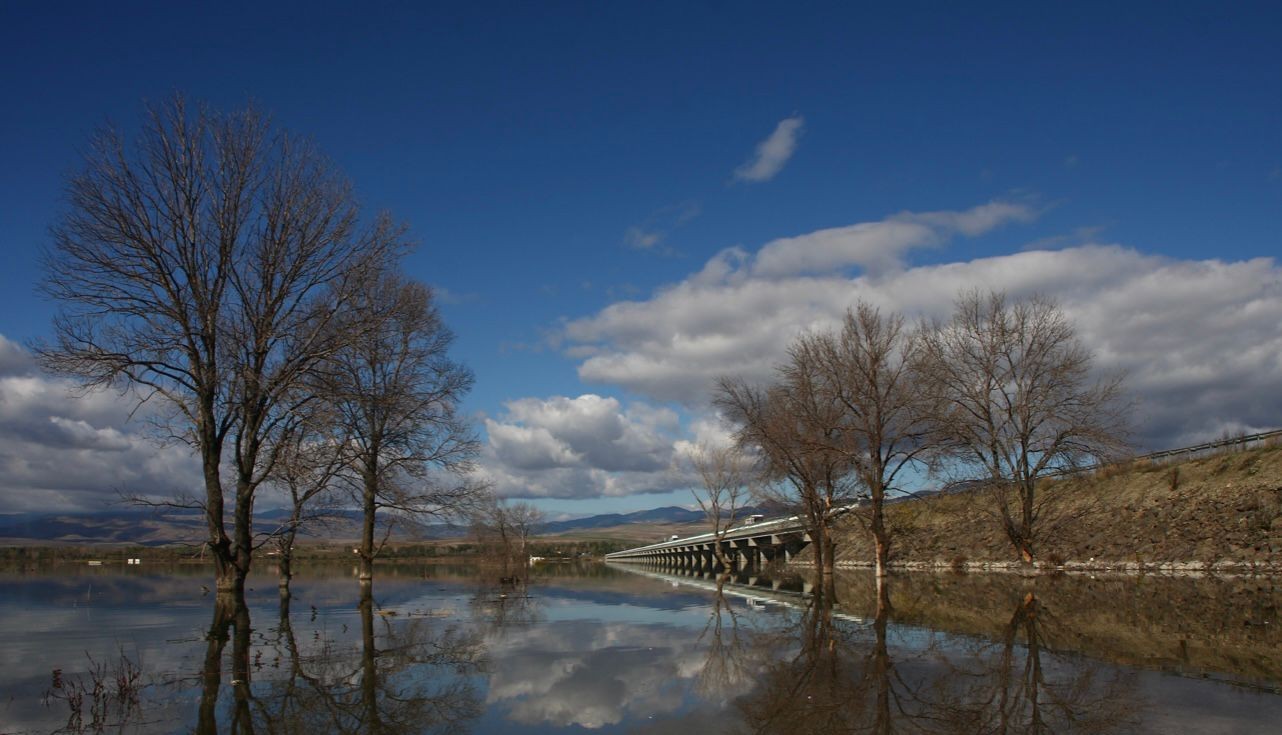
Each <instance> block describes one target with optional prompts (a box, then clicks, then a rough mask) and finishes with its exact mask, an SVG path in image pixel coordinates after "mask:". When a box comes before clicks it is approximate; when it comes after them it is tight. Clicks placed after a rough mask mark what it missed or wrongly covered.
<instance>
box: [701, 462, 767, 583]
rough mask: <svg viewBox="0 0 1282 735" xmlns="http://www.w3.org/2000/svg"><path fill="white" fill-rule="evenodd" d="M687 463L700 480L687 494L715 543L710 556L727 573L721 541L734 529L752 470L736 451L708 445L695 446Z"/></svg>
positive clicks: (746, 493)
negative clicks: (692, 496)
mask: <svg viewBox="0 0 1282 735" xmlns="http://www.w3.org/2000/svg"><path fill="white" fill-rule="evenodd" d="M689 462H690V464H691V465H692V466H693V467H694V471H695V473H696V474H697V475H698V476H699V487H693V488H691V489H690V492H691V493H693V494H694V500H695V502H696V503H698V504H699V509H700V510H702V511H703V516H704V518H705V519H707V522H708V527H709V528H711V529H712V535H713V537H714V538H715V540H716V542H715V543H714V544H713V546H712V553H713V554H714V555H715V556H716V558H717V563H719V564H720V565H721V566H722V567H723V568H725V569H729V568H730V562H729V560H728V559H727V558H726V551H725V549H723V548H722V545H721V541H722V539H724V538H725V535H726V532H728V531H729V530H730V528H731V527H732V526H734V522H735V519H736V516H737V514H738V512H739V509H740V508H742V507H743V504H744V500H746V499H747V496H748V492H749V490H748V484H749V480H750V479H751V475H752V467H751V465H750V464H749V459H748V458H747V457H745V456H744V455H743V453H742V452H741V451H739V449H738V448H736V447H732V446H714V445H711V444H707V443H700V444H698V445H697V446H695V448H694V451H693V452H692V453H691V454H690V457H689Z"/></svg>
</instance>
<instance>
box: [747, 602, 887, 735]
mask: <svg viewBox="0 0 1282 735" xmlns="http://www.w3.org/2000/svg"><path fill="white" fill-rule="evenodd" d="M881 589H882V591H883V592H882V595H881V599H880V600H879V603H880V604H879V606H878V611H877V615H876V617H875V619H874V623H873V626H872V628H871V630H872V632H873V633H874V638H873V640H872V641H868V640H866V632H865V631H862V630H860V629H859V627H858V625H857V624H855V623H853V622H851V623H845V622H841V621H838V620H837V619H836V618H835V617H834V605H835V603H836V590H835V587H834V585H833V582H832V578H830V577H829V578H824V579H821V580H817V582H816V585H815V587H814V593H813V595H812V596H811V597H810V599H809V602H808V605H807V607H806V609H805V611H804V612H803V613H802V614H801V616H800V618H794V620H795V622H794V623H793V624H791V625H789V626H787V627H785V628H783V629H781V630H778V631H775V632H774V633H773V634H772V635H771V636H769V637H768V638H767V640H765V641H763V642H761V643H758V644H757V645H759V646H760V645H766V646H770V647H772V648H773V649H774V650H777V651H790V652H791V653H790V654H788V655H785V656H783V657H782V658H779V659H777V660H776V661H775V662H774V663H773V664H770V665H768V666H767V667H766V668H765V670H764V674H763V676H762V677H761V679H760V682H759V687H758V688H757V690H756V691H754V692H753V693H751V694H749V695H748V696H746V697H744V698H742V699H740V701H739V709H740V712H741V713H742V715H743V718H744V721H745V723H746V724H747V725H748V726H749V728H750V729H751V731H753V732H758V733H844V732H891V731H892V729H891V727H890V726H891V717H890V715H891V702H892V699H894V695H893V691H892V690H893V687H892V684H893V680H894V678H895V676H894V666H893V664H892V662H891V660H890V656H889V654H888V652H887V651H888V649H887V646H886V622H887V620H888V618H889V613H890V604H889V588H888V587H885V586H883V587H882V588H881ZM900 711H902V708H900Z"/></svg>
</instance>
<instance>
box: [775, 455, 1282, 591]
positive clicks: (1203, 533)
mask: <svg viewBox="0 0 1282 735" xmlns="http://www.w3.org/2000/svg"><path fill="white" fill-rule="evenodd" d="M1039 491H1040V493H1041V494H1042V497H1043V498H1045V499H1046V501H1047V506H1046V508H1045V510H1044V516H1043V521H1042V529H1043V534H1042V537H1041V539H1040V542H1039V544H1038V545H1037V547H1036V550H1037V555H1038V559H1039V564H1041V565H1043V566H1049V567H1060V566H1062V567H1064V568H1066V569H1074V568H1091V569H1097V568H1103V569H1116V570H1122V571H1145V570H1160V571H1237V572H1241V571H1247V572H1250V571H1265V572H1282V448H1279V447H1266V448H1260V449H1252V450H1247V451H1238V452H1228V453H1223V454H1218V455H1213V456H1209V457H1204V458H1200V459H1193V460H1189V461H1184V462H1179V463H1173V462H1172V463H1149V462H1134V463H1130V464H1126V465H1119V466H1114V467H1109V468H1106V469H1104V470H1101V471H1098V472H1095V473H1090V474H1087V475H1082V476H1078V477H1072V478H1067V479H1059V480H1053V481H1052V480H1048V481H1046V482H1044V483H1043V484H1042V485H1041V486H1040V487H1039ZM994 502H995V501H994V500H993V499H992V498H991V496H989V495H987V494H986V493H984V492H982V491H981V492H972V493H958V494H953V495H940V496H932V497H927V498H925V499H922V500H909V501H905V502H900V503H895V504H893V505H891V506H889V507H888V508H887V520H888V522H889V525H890V527H891V529H892V533H893V542H892V548H891V563H892V565H895V566H898V567H899V568H921V567H951V568H975V567H982V568H1000V567H1002V566H1005V565H1014V564H1015V563H1016V561H1017V558H1016V555H1015V552H1014V550H1013V549H1012V547H1011V545H1010V542H1009V541H1008V540H1007V539H1006V536H1005V534H1004V532H1003V531H1002V527H1001V524H1000V521H999V520H998V518H997V517H996V515H995V514H994V508H995V505H994ZM865 525H866V521H865V519H863V518H858V517H856V518H849V519H848V520H846V521H845V522H843V524H842V526H841V529H840V530H839V543H838V554H837V559H838V563H839V564H840V565H843V566H861V565H864V564H867V563H869V562H870V560H871V559H872V558H873V548H872V543H871V538H870V537H869V534H868V533H867V531H866V530H865ZM798 561H801V560H798Z"/></svg>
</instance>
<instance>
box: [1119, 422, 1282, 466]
mask: <svg viewBox="0 0 1282 735" xmlns="http://www.w3.org/2000/svg"><path fill="white" fill-rule="evenodd" d="M1274 437H1282V429H1274V430H1272V431H1262V432H1260V433H1258V434H1247V435H1245V436H1235V437H1231V438H1229V439H1220V440H1219V441H1213V442H1207V443H1205V444H1198V445H1196V446H1192V447H1180V448H1179V449H1163V450H1162V451H1160V452H1150V453H1149V454H1144V455H1140V456H1138V457H1135V458H1134V459H1137V460H1138V459H1149V460H1152V459H1166V458H1167V457H1178V456H1179V455H1181V454H1195V453H1197V452H1207V451H1211V450H1213V449H1223V448H1225V447H1232V446H1236V445H1239V444H1240V445H1242V447H1243V448H1246V447H1247V446H1248V445H1250V444H1254V443H1256V442H1262V441H1266V440H1268V439H1272V438H1274Z"/></svg>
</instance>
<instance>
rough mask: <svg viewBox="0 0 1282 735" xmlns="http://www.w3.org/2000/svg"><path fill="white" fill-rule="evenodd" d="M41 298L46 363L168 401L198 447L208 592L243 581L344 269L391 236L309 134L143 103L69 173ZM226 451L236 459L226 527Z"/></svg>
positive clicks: (325, 350) (252, 119)
mask: <svg viewBox="0 0 1282 735" xmlns="http://www.w3.org/2000/svg"><path fill="white" fill-rule="evenodd" d="M67 194H68V199H69V208H68V210H67V211H66V213H65V214H64V215H63V216H62V217H61V218H60V220H59V221H58V222H57V223H56V224H55V225H54V227H53V246H52V248H51V249H50V251H49V252H48V253H47V255H46V258H45V268H46V274H45V277H44V281H43V289H44V291H45V292H46V293H47V294H49V295H51V296H53V297H54V298H55V299H57V300H58V302H59V305H60V311H59V313H58V315H57V316H56V317H55V320H54V334H55V338H54V341H53V343H52V344H49V345H42V346H40V347H39V348H38V353H39V355H40V357H41V359H42V361H43V364H44V365H45V366H46V367H47V368H49V369H51V370H54V371H56V372H60V373H63V374H68V375H73V376H75V377H77V378H79V379H80V380H81V381H82V382H83V383H84V384H85V385H86V386H87V387H105V386H114V387H117V388H122V389H126V390H132V391H134V392H135V393H136V395H138V396H139V401H140V402H143V401H149V400H159V401H163V402H164V403H165V405H166V406H167V407H168V408H170V409H172V414H173V416H174V417H175V419H176V424H173V425H171V427H170V429H169V433H170V434H171V435H172V436H173V437H174V438H177V439H179V440H181V441H185V442H187V443H189V444H190V445H191V446H192V447H193V449H194V450H195V451H196V452H197V454H199V456H200V460H201V465H202V473H203V484H204V492H203V495H202V496H201V497H199V498H197V499H195V500H194V501H193V503H194V504H195V505H198V506H199V507H200V508H202V509H203V511H204V514H205V517H206V521H207V527H208V541H207V543H208V546H209V548H210V550H211V552H212V555H213V558H214V563H215V567H216V571H215V574H216V580H217V588H218V590H219V591H220V592H233V593H234V592H237V591H240V590H243V588H244V580H245V576H246V575H247V574H248V572H249V568H250V562H251V555H252V549H253V528H252V525H253V506H254V497H255V493H256V491H257V489H258V486H259V485H260V484H261V483H262V482H263V480H264V478H265V477H266V476H267V475H268V474H269V473H270V471H271V465H272V463H273V460H274V457H273V456H272V451H271V447H272V446H275V443H274V442H273V440H272V437H273V435H274V434H275V433H276V432H277V431H278V430H279V429H280V427H281V422H282V421H284V420H285V418H286V417H287V416H289V415H290V412H291V411H292V410H293V409H294V408H295V406H293V405H291V403H292V402H294V401H307V400H310V397H309V396H307V395H305V394H301V393H299V392H297V391H295V390H294V388H296V387H297V385H298V383H299V380H300V379H301V377H302V376H303V375H305V374H306V373H307V372H308V371H309V370H310V369H311V368H312V367H313V366H314V365H315V364H316V362H317V361H319V360H321V359H323V358H325V357H327V356H328V355H330V354H332V353H333V351H334V349H335V348H336V347H337V346H338V344H339V342H340V341H341V339H342V336H343V335H342V333H341V332H340V331H338V330H335V329H333V328H332V322H333V320H334V316H335V315H336V314H337V313H339V311H340V309H341V308H342V306H343V305H344V303H345V302H346V300H347V299H348V298H349V297H350V296H351V294H352V286H353V284H354V283H355V282H357V281H359V280H360V279H358V278H353V276H354V275H357V274H358V273H359V272H360V271H361V270H362V269H365V268H368V267H374V266H377V265H380V264H381V262H382V261H383V260H384V259H385V257H386V256H387V255H388V253H389V252H391V251H393V250H395V249H396V247H397V240H398V238H399V231H398V230H397V229H396V228H394V227H392V226H391V225H390V224H389V223H388V222H387V221H386V220H385V219H380V220H379V221H378V222H377V223H376V224H375V225H374V226H373V227H372V228H369V229H367V230H363V229H362V228H361V227H360V226H359V224H358V209H357V206H356V204H355V201H354V199H353V198H352V195H351V189H350V186H349V184H348V183H347V181H346V180H345V179H343V178H342V177H341V176H340V175H339V174H338V173H336V172H335V170H334V169H333V168H332V167H331V165H330V164H329V162H328V161H327V160H326V159H325V158H323V157H322V156H321V155H320V154H319V153H317V152H316V151H315V149H314V148H313V147H312V146H310V145H309V144H308V143H307V142H306V141H303V140H300V139H298V138H295V137H292V136H289V135H286V134H283V133H278V132H274V131H273V130H272V127H271V125H270V124H269V122H268V121H267V120H266V119H265V118H264V117H262V116H261V115H259V114H258V113H257V112H255V111H254V110H252V109H250V110H245V111H241V112H236V113H232V114H218V113H214V112H211V111H209V110H207V109H204V108H201V109H199V110H196V111H194V112H193V111H192V110H190V109H189V108H188V107H187V105H186V104H185V103H184V102H183V100H182V99H181V98H180V97H177V98H175V99H174V100H173V101H171V102H170V103H168V104H166V105H163V106H160V107H153V108H149V109H148V117H147V121H146V123H145V125H144V126H143V129H142V131H141V133H140V134H139V135H138V136H137V137H136V138H135V139H134V140H132V141H130V140H126V138H125V137H124V136H122V135H121V134H120V133H118V132H117V131H115V130H112V129H106V130H103V131H101V132H99V133H98V134H97V135H96V136H95V137H94V138H93V139H92V141H91V144H90V146H89V148H88V150H87V152H86V154H85V165H84V168H83V169H82V170H81V172H80V173H78V174H75V175H73V176H72V177H71V178H70V179H69V181H68V184H67ZM225 450H229V451H230V458H231V460H232V462H231V467H230V473H229V476H228V477H229V479H230V481H231V485H232V487H231V488H230V496H231V498H232V508H231V513H230V528H229V527H228V523H227V520H228V514H227V513H226V508H225V505H224V498H225V493H224V479H223V474H222V470H223V469H224V467H223V460H224V455H225Z"/></svg>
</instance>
